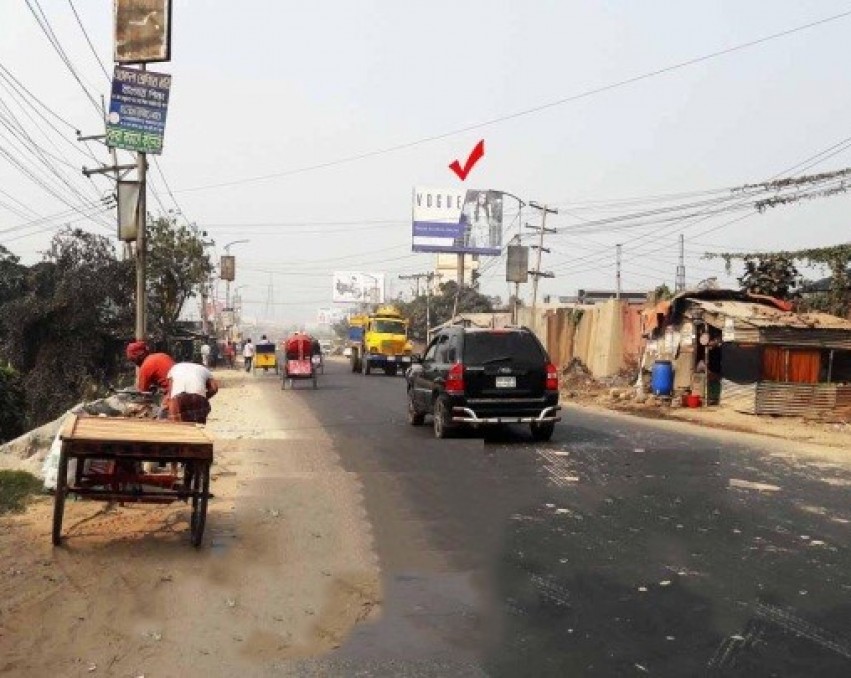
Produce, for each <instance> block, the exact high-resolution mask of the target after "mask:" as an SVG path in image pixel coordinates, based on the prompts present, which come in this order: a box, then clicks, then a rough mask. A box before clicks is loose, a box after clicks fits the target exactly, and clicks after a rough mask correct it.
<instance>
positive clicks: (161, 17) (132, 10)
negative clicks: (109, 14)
mask: <svg viewBox="0 0 851 678" xmlns="http://www.w3.org/2000/svg"><path fill="white" fill-rule="evenodd" d="M113 15H114V18H115V54H114V57H113V61H115V62H116V63H119V64H145V63H151V62H154V61H171V0H114V2H113Z"/></svg>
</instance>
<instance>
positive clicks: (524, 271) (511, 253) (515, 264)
mask: <svg viewBox="0 0 851 678" xmlns="http://www.w3.org/2000/svg"><path fill="white" fill-rule="evenodd" d="M507 250H508V257H507V259H506V262H505V280H506V282H513V283H524V282H527V281H528V280H529V248H528V247H526V246H525V245H509V246H508V247H507Z"/></svg>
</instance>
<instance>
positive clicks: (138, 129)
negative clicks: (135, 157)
mask: <svg viewBox="0 0 851 678" xmlns="http://www.w3.org/2000/svg"><path fill="white" fill-rule="evenodd" d="M170 91H171V76H170V75H168V74H166V73H154V72H153V71H141V70H139V69H136V68H127V67H125V66H116V67H115V74H114V75H113V76H112V96H111V97H110V99H109V116H108V117H107V119H106V145H107V146H110V147H112V148H123V149H124V150H126V151H136V152H137V153H156V154H159V153H162V152H163V136H164V135H165V117H166V113H167V112H168V96H169V92H170Z"/></svg>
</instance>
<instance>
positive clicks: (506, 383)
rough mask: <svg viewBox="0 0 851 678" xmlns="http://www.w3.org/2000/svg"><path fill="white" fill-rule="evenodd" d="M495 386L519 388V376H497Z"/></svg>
mask: <svg viewBox="0 0 851 678" xmlns="http://www.w3.org/2000/svg"><path fill="white" fill-rule="evenodd" d="M495 386H496V387H497V388H517V377H497V378H496V383H495Z"/></svg>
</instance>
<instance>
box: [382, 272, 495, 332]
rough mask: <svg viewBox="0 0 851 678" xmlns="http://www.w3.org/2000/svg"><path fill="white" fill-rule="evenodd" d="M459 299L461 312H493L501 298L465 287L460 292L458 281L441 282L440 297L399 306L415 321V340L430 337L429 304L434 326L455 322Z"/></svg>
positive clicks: (416, 298)
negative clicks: (427, 315) (427, 317)
mask: <svg viewBox="0 0 851 678" xmlns="http://www.w3.org/2000/svg"><path fill="white" fill-rule="evenodd" d="M456 296H458V313H489V312H491V311H493V309H494V306H495V305H497V304H498V303H499V300H498V299H494V298H493V297H488V296H486V295H484V294H481V293H480V292H478V290H476V289H474V288H472V287H466V286H465V287H463V288H462V289H461V291H460V294H459V293H458V285H457V283H455V282H454V281H451V280H450V281H449V282H445V283H441V285H440V286H439V287H438V291H437V293H436V294H433V295H431V296H430V297H427V296H426V295H425V294H421V295H420V296H418V297H415V298H414V299H413V300H411V301H409V302H405V303H401V304H399V307H400V310H401V311H402V313H403V314H404V315H405V316H406V317H407V318H409V319H410V321H411V336H413V337H414V338H415V339H425V338H426V334H427V332H426V303H427V302H428V306H429V309H430V316H431V317H430V320H431V326H432V327H434V326H435V325H439V324H441V323H445V322H446V321H447V320H451V319H452V311H453V310H454V309H455V297H456Z"/></svg>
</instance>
